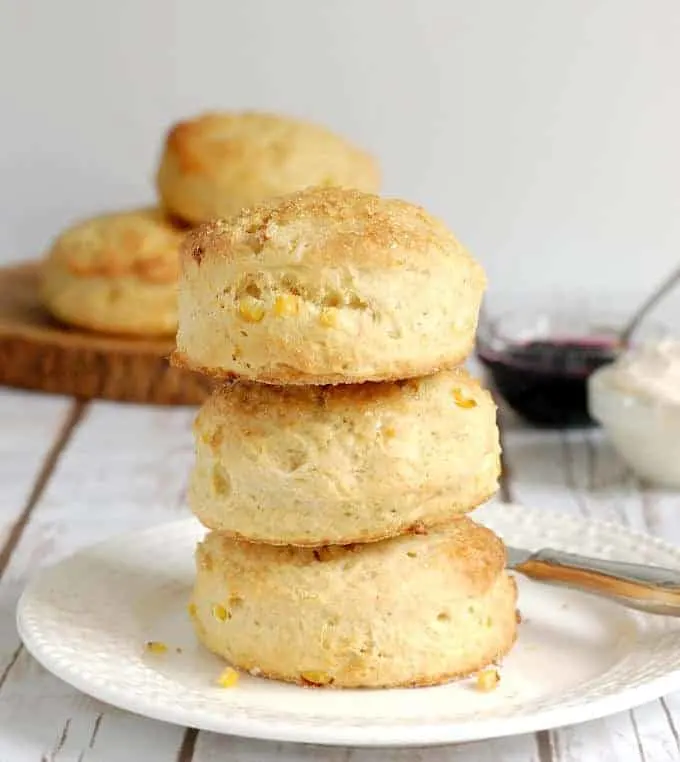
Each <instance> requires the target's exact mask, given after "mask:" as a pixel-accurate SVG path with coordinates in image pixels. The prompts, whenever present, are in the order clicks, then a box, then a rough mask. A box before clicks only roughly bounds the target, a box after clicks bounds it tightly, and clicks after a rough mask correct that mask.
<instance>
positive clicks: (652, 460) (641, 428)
mask: <svg viewBox="0 0 680 762" xmlns="http://www.w3.org/2000/svg"><path fill="white" fill-rule="evenodd" d="M614 373H615V369H614V368H613V367H612V366H607V367H604V368H600V369H599V370H597V371H596V372H595V373H593V374H592V375H591V376H590V378H589V379H588V407H589V411H590V415H591V416H592V417H593V419H595V420H596V421H598V422H599V423H600V424H601V425H602V428H603V429H604V431H605V433H606V434H607V436H608V437H609V439H610V441H611V443H612V445H613V446H614V448H615V449H616V450H617V452H618V453H619V455H620V456H621V457H622V458H623V460H625V461H626V463H627V464H628V465H629V466H630V468H631V469H632V470H633V471H634V472H635V473H636V474H637V475H638V476H640V477H641V478H642V479H645V480H646V481H649V482H651V483H653V484H657V485H660V486H664V487H671V488H674V489H680V405H672V404H667V403H663V402H660V403H657V402H655V401H654V400H652V399H647V398H645V397H644V396H643V395H641V394H636V393H634V392H631V391H628V390H623V389H621V388H620V387H618V386H617V385H616V383H615V381H614Z"/></svg>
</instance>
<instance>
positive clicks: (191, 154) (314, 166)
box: [157, 112, 380, 224]
mask: <svg viewBox="0 0 680 762" xmlns="http://www.w3.org/2000/svg"><path fill="white" fill-rule="evenodd" d="M310 185H322V186H342V187H349V188H358V189H359V190H365V191H377V190H378V188H379V185H380V172H379V169H378V165H377V163H376V161H375V159H374V158H373V157H371V156H370V155H369V154H367V153H366V152H365V151H362V150H361V149H359V148H357V147H356V146H354V145H352V144H351V143H350V142H348V141H347V140H345V139H343V138H341V137H339V136H338V135H335V134H333V133H332V132H330V131H329V130H327V129H326V128H324V127H321V126H319V125H316V124H311V123H309V122H305V121H302V120H300V119H293V118H290V117H286V116H279V115H276V114H269V113H261V112H241V113H237V112H222V113H209V114H203V115H201V116H198V117H196V118H193V119H190V120H187V121H183V122H180V123H179V124H176V125H175V126H174V127H173V128H172V129H171V130H170V131H169V133H168V135H167V138H166V141H165V146H164V148H163V153H162V156H161V161H160V166H159V169H158V174H157V186H158V193H159V196H160V199H161V202H162V204H163V206H164V207H165V208H166V209H168V210H169V211H170V212H171V213H172V214H174V215H176V216H177V217H179V218H180V219H183V220H186V221H187V222H189V223H192V224H196V223H199V222H205V221H207V220H211V219H215V218H217V217H229V216H231V215H233V214H235V213H236V212H238V211H239V210H240V209H241V208H243V207H246V206H252V205H254V204H258V203H260V202H261V201H263V200H264V199H266V198H269V197H271V196H280V195H283V194H285V193H290V192H292V191H296V190H300V189H301V188H306V187H308V186H310Z"/></svg>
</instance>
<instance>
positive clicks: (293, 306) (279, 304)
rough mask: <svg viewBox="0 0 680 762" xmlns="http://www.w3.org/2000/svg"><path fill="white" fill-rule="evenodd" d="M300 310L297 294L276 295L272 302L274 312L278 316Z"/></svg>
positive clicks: (292, 313)
mask: <svg viewBox="0 0 680 762" xmlns="http://www.w3.org/2000/svg"><path fill="white" fill-rule="evenodd" d="M299 311H300V301H299V299H298V297H297V296H294V295H293V294H285V295H284V296H277V297H276V301H275V302H274V313H275V314H276V315H278V316H279V317H287V316H288V315H297V314H298V312H299Z"/></svg>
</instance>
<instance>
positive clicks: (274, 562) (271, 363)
mask: <svg viewBox="0 0 680 762" xmlns="http://www.w3.org/2000/svg"><path fill="white" fill-rule="evenodd" d="M485 285H486V280H485V276H484V273H483V271H482V269H481V267H480V266H479V264H477V262H475V260H474V259H473V258H472V257H471V256H470V255H469V254H468V252H467V251H466V250H465V249H464V248H463V247H462V246H461V244H460V243H459V242H458V241H457V240H456V238H455V237H454V236H453V235H452V234H451V233H450V232H449V230H448V229H447V228H446V227H445V226H444V225H443V224H442V223H441V222H439V221H438V220H436V219H434V218H433V217H431V216H430V215H429V214H427V213H426V212H425V211H424V210H423V209H421V208H420V207H417V206H414V205H412V204H409V203H405V202H403V201H398V200H395V199H387V198H381V197H380V196H377V195H373V194H371V193H367V192H363V191H360V190H348V189H341V188H339V187H312V188H308V189H306V190H302V191H298V192H294V193H292V194H288V195H284V196H279V197H276V198H274V199H270V200H268V201H265V202H263V203H260V204H256V205H252V206H250V207H248V208H245V209H242V210H241V211H239V212H237V213H236V214H234V215H232V216H230V217H229V218H227V219H224V220H219V221H214V222H209V223H207V224H205V225H203V226H202V227H199V228H197V229H195V230H194V231H193V232H191V233H190V234H189V236H188V237H187V239H186V241H185V243H184V245H183V249H182V252H181V272H180V285H179V330H178V334H177V348H176V351H175V354H174V357H173V362H174V363H175V364H176V365H179V366H183V367H187V368H191V369H194V370H196V371H198V372H201V373H204V374H208V375H209V376H211V377H213V378H216V379H219V380H221V383H220V384H219V386H218V388H217V389H216V391H215V392H214V393H213V394H212V396H211V397H210V398H209V399H208V400H207V402H206V403H205V404H204V405H203V407H202V408H201V410H200V412H199V414H198V416H197V419H196V423H195V438H196V462H195V467H194V470H193V473H192V477H191V485H190V490H189V497H190V504H191V508H192V510H193V512H194V513H195V515H196V516H197V517H198V518H199V520H200V521H201V522H202V523H203V524H204V525H205V526H206V527H207V528H208V529H209V530H211V531H210V532H209V533H208V534H207V536H206V537H205V538H204V540H203V541H202V542H201V543H200V544H199V546H198V549H197V552H196V579H195V586H194V591H193V596H192V601H191V603H190V606H189V610H190V613H191V615H192V618H193V621H194V624H195V628H196V632H197V634H198V637H199V639H200V640H201V641H202V642H203V643H204V644H205V645H206V646H207V647H208V648H209V649H210V650H211V651H213V652H214V653H216V654H219V655H220V656H222V657H224V659H226V660H227V661H228V662H229V663H230V664H231V665H232V666H233V667H236V668H237V669H242V670H245V671H248V672H250V673H251V674H254V675H262V676H266V677H270V678H274V679H278V680H283V681H288V682H295V683H301V684H307V685H328V686H335V687H387V686H418V685H432V684H437V683H441V682H444V681H447V680H451V679H453V678H457V677H461V676H464V675H468V674H470V673H474V672H477V671H478V670H481V669H482V668H484V667H486V666H487V665H489V664H492V663H496V662H497V661H498V660H499V659H500V658H501V657H502V656H503V655H504V654H505V653H506V652H507V651H508V650H509V649H510V648H511V646H512V644H513V642H514V640H515V636H516V629H517V620H516V611H515V606H516V588H515V583H514V580H513V579H512V578H511V577H510V576H509V575H508V574H507V573H506V571H505V550H504V547H503V544H502V542H501V540H500V539H499V538H498V537H496V536H495V535H494V534H493V533H492V532H491V531H490V530H489V529H486V528H484V527H482V526H479V525H477V524H475V523H474V522H473V521H471V520H470V519H469V518H468V517H467V516H466V514H467V513H469V512H470V511H472V510H473V509H474V508H475V507H477V506H478V505H480V504H481V503H483V502H484V501H486V500H487V499H488V498H489V497H490V496H491V495H492V494H493V493H494V492H495V491H496V489H497V484H498V476H499V470H500V464H499V455H500V447H499V437H498V429H497V426H496V409H495V406H494V403H493V401H492V399H491V396H490V395H489V393H488V392H487V391H485V390H484V389H482V388H481V387H480V385H479V384H478V383H477V381H476V380H474V379H473V378H472V377H471V376H470V375H468V373H467V371H466V370H465V369H464V368H463V367H462V363H464V361H465V359H466V358H467V356H468V355H469V353H470V352H471V350H472V347H473V344H474V336H475V331H476V327H477V317H478V312H479V307H480V303H481V299H482V295H483V292H484V289H485Z"/></svg>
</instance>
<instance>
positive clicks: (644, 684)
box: [18, 504, 680, 746]
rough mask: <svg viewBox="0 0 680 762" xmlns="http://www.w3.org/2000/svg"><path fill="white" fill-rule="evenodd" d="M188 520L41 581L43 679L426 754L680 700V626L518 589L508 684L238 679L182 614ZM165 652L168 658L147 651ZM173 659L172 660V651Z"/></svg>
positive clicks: (669, 553) (621, 544)
mask: <svg viewBox="0 0 680 762" xmlns="http://www.w3.org/2000/svg"><path fill="white" fill-rule="evenodd" d="M475 518H476V519H478V520H482V521H483V522H484V523H486V524H488V525H489V526H491V527H492V528H493V529H495V530H496V531H497V532H499V534H501V535H502V536H504V537H505V539H506V540H507V541H508V542H510V543H513V544H515V545H518V546H524V547H531V548H536V547H540V546H542V545H553V546H555V547H560V548H564V549H565V550H576V551H580V552H584V553H591V554H593V555H598V556H603V557H611V558H620V559H628V560H631V559H634V560H636V561H639V562H648V563H654V564H658V565H664V566H674V567H680V550H677V549H675V548H672V547H670V546H668V545H666V544H664V543H662V542H660V541H658V540H655V539H653V538H651V537H647V536H641V535H638V534H633V533H631V532H628V531H627V530H626V529H624V528H623V527H619V526H614V525H606V524H601V523H596V522H591V521H586V520H583V519H572V518H567V517H563V516H556V515H554V514H547V513H542V512H539V511H534V510H529V509H526V508H522V507H519V506H515V505H502V504H495V505H489V506H486V507H484V508H482V509H480V510H479V511H478V512H476V513H475ZM202 532H203V530H202V529H201V527H200V526H199V525H198V524H197V523H196V522H195V521H194V520H193V519H188V520H184V521H180V522H175V523H172V524H165V525H161V526H159V527H155V528H153V529H151V530H146V531H144V532H139V533H136V534H133V535H128V536H126V537H123V538H118V539H115V540H111V541H109V542H106V543H104V544H102V545H98V546H95V547H92V548H89V549H86V550H84V551H81V552H80V553H78V554H76V555H75V556H73V557H72V558H70V559H68V560H66V561H63V562H62V563H60V564H58V565H57V566H55V567H53V568H51V569H48V570H45V571H43V572H42V573H40V574H39V575H38V577H37V578H36V579H34V580H33V582H32V583H31V584H30V585H29V586H28V588H27V589H26V591H25V592H24V595H23V597H22V599H21V601H20V604H19V610H18V626H19V631H20V633H21V637H22V638H23V641H24V643H25V645H26V647H27V648H28V650H29V651H30V652H31V653H32V654H33V655H34V656H35V657H36V659H38V661H40V662H41V663H42V664H43V665H44V666H45V667H46V668H47V669H48V670H50V671H51V672H53V673H54V674H55V675H58V676H59V677H61V678H62V679H63V680H65V681H67V682H68V683H71V684H72V685H74V686H75V687H76V688H79V689H80V690H82V691H84V692H86V693H89V694H91V695H92V696H95V697H96V698H98V699H101V700H102V701H106V702H108V703H110V704H114V705H116V706H119V707H122V708H124V709H129V710H131V711H133V712H137V713H139V714H143V715H147V716H149V717H153V718H156V719H159V720H166V721H168V722H173V723H177V724H181V725H190V726H193V727H196V728H201V729H206V730H213V731H217V732H220V733H231V734H234V735H242V736H249V737H254V738H266V739H274V740H283V741H302V742H313V743H321V744H342V745H383V746H399V745H426V744H440V743H447V742H454V741H470V740H475V739H480V738H491V737H494V736H502V735H511V734H514V733H525V732H528V731H534V730H539V729H544V728H550V727H555V726H558V725H564V724H568V723H574V722H579V721H582V720H588V719H593V718H596V717H601V716H603V715H606V714H611V713H612V712H616V711H620V710H623V709H628V708H630V707H631V706H635V705H638V704H641V703H643V702H645V701H649V700H651V699H654V698H657V697H658V696H660V695H663V694H664V693H667V692H669V691H671V690H673V689H675V688H680V638H679V637H678V635H679V634H680V625H679V623H678V622H677V621H676V620H672V619H666V618H663V617H654V616H650V615H643V614H637V613H633V612H630V611H628V610H626V609H624V608H621V607H618V606H617V605H615V604H613V603H609V602H608V601H604V600H601V599H598V598H595V597H592V596H588V595H583V594H579V593H575V592H572V591H567V590H562V589H559V588H556V587H549V586H544V585H540V584H538V583H534V582H530V581H527V580H524V579H519V583H520V609H521V612H522V616H523V622H522V625H521V627H520V634H519V640H518V643H517V645H516V647H515V648H514V650H513V651H512V653H511V654H510V655H509V656H508V657H507V659H506V660H505V662H504V664H503V667H502V670H501V683H500V685H499V687H498V688H497V689H496V690H495V691H493V692H491V693H480V692H479V691H477V690H476V689H475V688H474V681H473V680H468V681H463V682H459V683H454V684H450V685H446V686H439V687H435V688H417V689H410V690H409V689H402V690H382V691H380V690H359V691H357V690H351V691H340V690H336V691H334V690H324V689H317V688H299V687H296V686H291V685H284V684H280V683H275V682H271V681H268V680H264V679H257V678H253V677H250V676H247V675H244V676H242V677H241V679H240V681H239V683H238V685H237V686H236V687H235V688H232V689H224V688H219V687H218V686H217V685H216V683H215V678H216V677H217V675H218V674H219V672H220V671H221V669H222V666H223V665H222V662H220V660H219V659H217V658H215V657H214V656H212V655H211V654H209V653H207V651H205V650H204V649H203V648H202V647H200V646H199V645H198V644H197V643H196V642H195V639H194V637H193V633H192V630H191V627H190V624H189V621H188V617H187V614H186V602H187V597H188V594H189V588H190V586H191V582H192V576H193V548H194V544H195V542H196V540H197V538H198V537H199V536H201V534H202ZM148 640H160V641H163V642H164V643H166V644H167V645H168V646H169V650H168V652H167V653H166V654H163V655H154V654H149V653H146V652H145V649H144V643H145V642H146V641H148ZM178 649H179V650H178Z"/></svg>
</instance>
